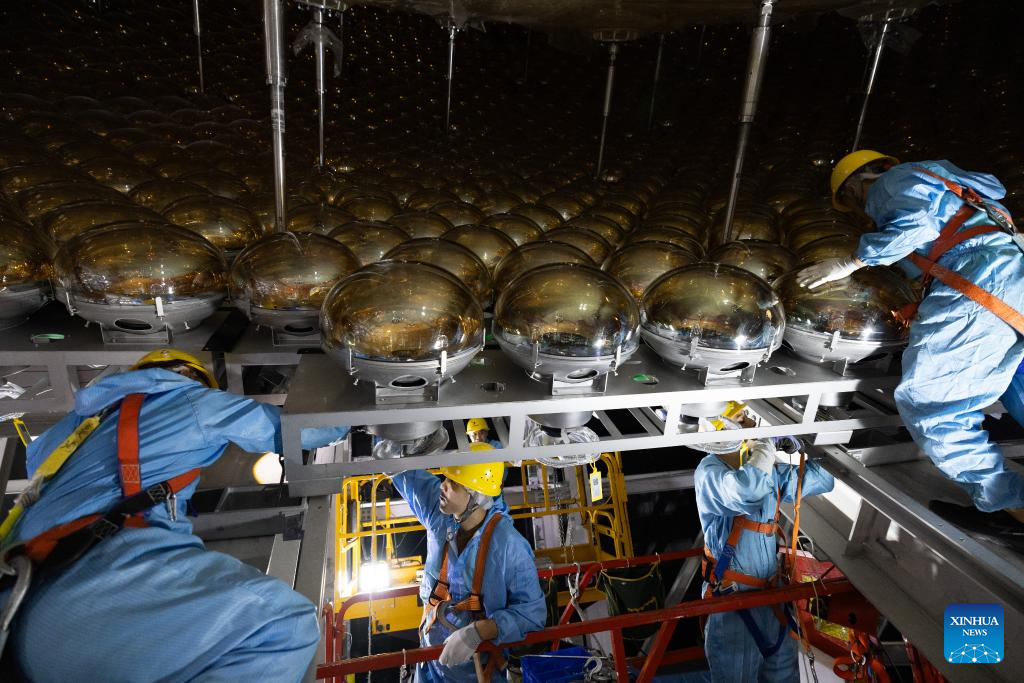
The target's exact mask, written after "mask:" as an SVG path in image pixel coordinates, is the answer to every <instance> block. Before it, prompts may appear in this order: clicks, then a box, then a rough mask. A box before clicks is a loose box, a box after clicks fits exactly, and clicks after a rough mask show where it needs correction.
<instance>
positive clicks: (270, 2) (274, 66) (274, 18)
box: [263, 0, 288, 232]
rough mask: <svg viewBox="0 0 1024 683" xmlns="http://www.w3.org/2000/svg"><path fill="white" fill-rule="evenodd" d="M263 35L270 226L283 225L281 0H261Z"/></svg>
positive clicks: (285, 79)
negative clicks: (270, 178) (270, 146)
mask: <svg viewBox="0 0 1024 683" xmlns="http://www.w3.org/2000/svg"><path fill="white" fill-rule="evenodd" d="M263 38H264V42H265V44H266V58H267V85H269V86H270V125H271V128H272V132H273V153H274V229H275V231H277V232H284V230H285V227H286V226H287V216H286V213H285V211H286V207H285V197H286V195H285V185H284V88H285V85H287V83H288V77H287V75H286V73H285V61H284V10H283V7H282V0H263Z"/></svg>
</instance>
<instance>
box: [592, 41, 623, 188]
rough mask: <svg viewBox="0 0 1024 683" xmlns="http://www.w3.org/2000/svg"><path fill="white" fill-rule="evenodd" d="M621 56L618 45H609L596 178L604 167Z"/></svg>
mask: <svg viewBox="0 0 1024 683" xmlns="http://www.w3.org/2000/svg"><path fill="white" fill-rule="evenodd" d="M618 54H619V45H618V43H611V44H609V45H608V80H606V81H605V84H604V110H603V111H602V114H601V142H600V144H599V145H598V148H597V172H596V173H594V177H595V178H600V177H601V169H602V168H603V167H604V141H605V137H606V136H607V133H608V114H609V113H610V112H611V110H612V88H613V87H614V85H615V57H616V55H618Z"/></svg>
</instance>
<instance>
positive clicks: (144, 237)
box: [55, 223, 226, 304]
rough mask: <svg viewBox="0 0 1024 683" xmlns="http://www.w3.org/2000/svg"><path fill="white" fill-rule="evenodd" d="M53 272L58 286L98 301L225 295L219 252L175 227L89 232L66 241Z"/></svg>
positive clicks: (145, 226)
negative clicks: (58, 283)
mask: <svg viewBox="0 0 1024 683" xmlns="http://www.w3.org/2000/svg"><path fill="white" fill-rule="evenodd" d="M55 268H56V277H57V279H58V281H59V282H60V284H61V286H62V287H64V288H66V289H68V290H69V291H71V292H73V293H74V294H75V296H76V297H81V298H84V299H87V300H90V301H96V302H99V303H106V302H109V303H126V304H141V303H148V302H151V301H152V299H153V298H154V297H157V296H160V297H163V299H164V301H165V302H166V301H175V300H178V299H186V298H189V297H196V296H207V295H213V294H217V295H223V293H224V289H225V287H224V286H225V283H226V278H225V275H226V273H225V270H226V268H225V265H224V260H223V257H222V256H221V255H220V252H219V251H218V250H217V248H216V247H214V246H213V245H212V244H210V242H208V241H207V240H205V239H203V238H202V237H200V236H199V235H197V234H196V233H194V232H192V231H190V230H186V229H184V228H179V227H176V226H173V225H166V226H165V225H152V224H123V223H122V224H118V225H112V226H106V227H100V228H95V229H93V230H89V231H88V232H85V233H82V234H81V235H79V236H77V237H75V238H72V239H71V240H69V241H68V242H65V243H64V245H63V246H62V247H61V248H60V250H59V251H58V253H57V261H56V264H55Z"/></svg>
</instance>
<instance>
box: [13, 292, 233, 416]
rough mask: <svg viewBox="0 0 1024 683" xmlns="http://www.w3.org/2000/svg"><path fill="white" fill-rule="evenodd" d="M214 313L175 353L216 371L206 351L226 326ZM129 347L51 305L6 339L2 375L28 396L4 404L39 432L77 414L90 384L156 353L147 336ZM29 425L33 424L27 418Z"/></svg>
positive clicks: (177, 341) (181, 337)
mask: <svg viewBox="0 0 1024 683" xmlns="http://www.w3.org/2000/svg"><path fill="white" fill-rule="evenodd" d="M225 317H226V314H225V313H221V312H218V313H214V314H213V315H212V316H210V317H209V318H207V319H206V320H204V321H203V322H202V324H200V325H199V326H197V327H196V328H195V329H192V330H189V331H187V332H182V333H180V334H175V335H174V346H175V348H179V349H182V350H184V351H188V352H189V353H192V354H194V355H196V356H198V357H199V358H200V359H201V360H202V361H203V362H204V363H210V367H214V368H215V369H216V363H215V360H216V359H215V357H214V354H213V353H212V352H210V351H207V350H206V347H207V344H208V343H209V341H210V338H211V336H213V335H214V333H215V332H216V331H217V328H218V327H219V326H220V324H221V323H222V322H223V321H224V319H225ZM42 335H54V336H55V337H56V338H57V341H52V342H40V343H39V344H36V343H34V342H33V338H36V339H39V338H42ZM131 336H132V337H137V338H138V341H134V340H131V339H128V340H127V341H126V342H124V343H117V344H108V343H104V341H103V339H102V335H101V334H100V330H99V327H98V326H96V325H89V326H86V325H85V321H84V320H82V319H81V318H78V317H75V316H72V315H69V314H68V312H67V310H66V309H65V308H64V307H63V306H62V305H60V304H57V303H51V304H48V305H47V306H46V307H44V308H43V309H42V310H40V311H38V312H37V313H36V314H35V315H33V316H32V318H31V319H30V320H29V321H28V322H26V323H25V324H23V325H19V326H18V327H15V328H12V329H10V330H4V331H3V333H2V334H0V372H2V373H3V375H4V376H5V377H7V378H10V379H11V381H14V382H15V383H17V384H19V385H21V386H23V387H25V388H26V389H27V391H26V392H25V393H24V394H22V395H21V396H20V397H19V398H7V399H4V400H3V402H2V404H3V405H2V408H3V412H4V413H15V412H19V413H20V412H24V413H29V414H30V418H34V419H33V420H32V421H31V422H30V426H33V431H38V430H37V429H36V428H35V426H34V425H35V424H37V423H38V422H37V421H38V419H39V417H41V416H42V415H43V414H46V413H64V412H67V411H69V410H71V409H72V408H74V404H75V397H74V393H75V391H77V390H78V389H79V388H80V387H82V386H84V385H85V384H86V383H88V382H92V381H95V380H96V379H97V378H98V377H100V376H102V375H105V374H109V373H110V372H112V371H114V370H115V369H120V368H126V367H128V366H131V365H133V364H134V363H135V362H136V361H137V360H138V359H139V358H141V357H142V355H143V354H145V353H148V352H149V351H152V350H153V346H152V345H151V344H148V343H146V340H145V338H144V335H131ZM26 419H28V418H26Z"/></svg>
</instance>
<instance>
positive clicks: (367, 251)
mask: <svg viewBox="0 0 1024 683" xmlns="http://www.w3.org/2000/svg"><path fill="white" fill-rule="evenodd" d="M328 237H330V238H331V239H334V240H337V241H338V242H341V243H342V244H344V245H345V246H346V247H348V248H349V249H351V250H352V253H353V254H355V255H356V258H358V259H359V262H360V263H361V264H363V265H364V266H365V265H368V264H370V263H374V262H376V261H380V260H381V259H382V258H384V254H386V253H388V252H389V251H391V250H392V249H394V248H395V247H397V246H398V245H399V244H401V243H402V242H404V241H406V240H407V239H409V235H408V234H406V232H405V231H404V230H400V229H399V228H396V227H394V226H393V225H389V224H388V223H376V222H372V221H355V222H353V223H346V224H345V225H342V226H341V227H339V228H335V229H334V230H332V231H331V232H330V234H329V235H328Z"/></svg>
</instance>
